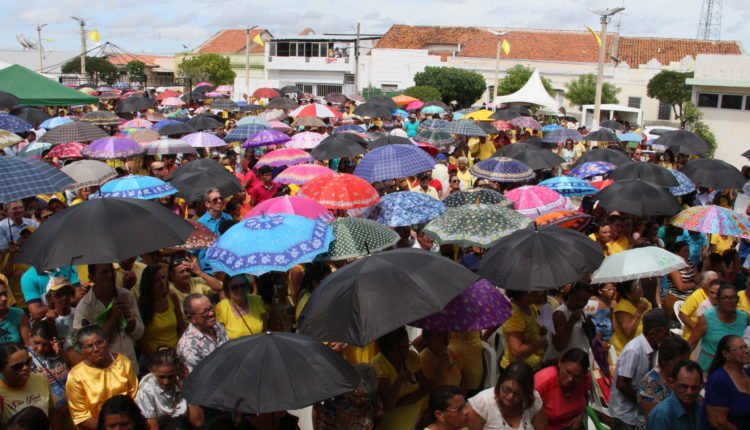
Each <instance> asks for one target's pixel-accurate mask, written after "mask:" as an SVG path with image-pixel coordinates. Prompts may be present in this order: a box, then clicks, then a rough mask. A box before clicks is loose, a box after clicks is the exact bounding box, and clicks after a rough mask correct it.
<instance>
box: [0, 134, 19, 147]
mask: <svg viewBox="0 0 750 430" xmlns="http://www.w3.org/2000/svg"><path fill="white" fill-rule="evenodd" d="M21 141H23V138H22V137H21V136H19V135H17V134H15V133H13V132H10V131H8V130H0V148H9V147H11V146H13V145H15V144H17V143H19V142H21Z"/></svg>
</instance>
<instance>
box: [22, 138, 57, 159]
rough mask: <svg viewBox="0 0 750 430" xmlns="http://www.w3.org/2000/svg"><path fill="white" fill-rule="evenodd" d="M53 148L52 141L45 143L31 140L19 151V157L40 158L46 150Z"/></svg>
mask: <svg viewBox="0 0 750 430" xmlns="http://www.w3.org/2000/svg"><path fill="white" fill-rule="evenodd" d="M50 148H52V144H51V143H44V142H36V141H34V142H31V143H30V144H28V145H26V146H24V147H23V149H21V150H20V151H18V156H19V157H32V158H36V159H40V158H41V157H42V154H43V153H44V151H47V150H49V149H50Z"/></svg>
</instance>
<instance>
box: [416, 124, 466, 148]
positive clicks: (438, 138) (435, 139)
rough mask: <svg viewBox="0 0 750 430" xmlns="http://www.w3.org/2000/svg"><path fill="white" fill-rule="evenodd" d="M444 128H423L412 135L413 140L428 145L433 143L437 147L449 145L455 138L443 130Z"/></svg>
mask: <svg viewBox="0 0 750 430" xmlns="http://www.w3.org/2000/svg"><path fill="white" fill-rule="evenodd" d="M444 130H445V128H440V129H434V128H428V129H424V130H422V131H420V132H419V134H417V135H416V136H415V137H414V141H415V142H419V143H429V144H430V145H435V146H437V147H446V146H450V145H452V144H453V143H455V142H456V139H454V138H453V135H452V134H450V133H448V132H446V131H444Z"/></svg>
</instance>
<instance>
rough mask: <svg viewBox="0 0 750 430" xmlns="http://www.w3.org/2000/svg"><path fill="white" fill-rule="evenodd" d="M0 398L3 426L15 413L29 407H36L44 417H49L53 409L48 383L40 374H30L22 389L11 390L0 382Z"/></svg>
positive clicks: (0, 418) (0, 419)
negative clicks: (0, 398) (0, 401)
mask: <svg viewBox="0 0 750 430" xmlns="http://www.w3.org/2000/svg"><path fill="white" fill-rule="evenodd" d="M0 396H2V400H3V403H2V407H3V412H2V417H0V421H1V422H2V423H3V424H7V423H8V420H10V417H12V416H13V415H15V414H16V412H18V411H20V410H21V409H24V408H27V407H29V406H36V407H37V408H39V409H41V410H42V411H44V413H45V414H46V415H49V411H50V410H51V409H52V408H53V407H54V401H53V400H52V393H51V392H50V389H49V382H47V377H46V376H44V375H42V374H41V373H33V372H32V373H31V375H29V380H28V381H26V384H25V385H24V386H23V388H12V387H10V386H8V385H6V384H5V382H4V381H0Z"/></svg>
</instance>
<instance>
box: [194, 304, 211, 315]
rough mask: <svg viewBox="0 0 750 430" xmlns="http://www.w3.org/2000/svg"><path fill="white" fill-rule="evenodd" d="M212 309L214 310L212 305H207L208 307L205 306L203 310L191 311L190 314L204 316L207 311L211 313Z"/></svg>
mask: <svg viewBox="0 0 750 430" xmlns="http://www.w3.org/2000/svg"><path fill="white" fill-rule="evenodd" d="M213 311H214V307H213V306H209V307H207V308H206V309H204V310H202V311H200V312H193V313H192V315H193V316H196V317H205V316H206V315H208V314H209V313H211V312H213Z"/></svg>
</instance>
